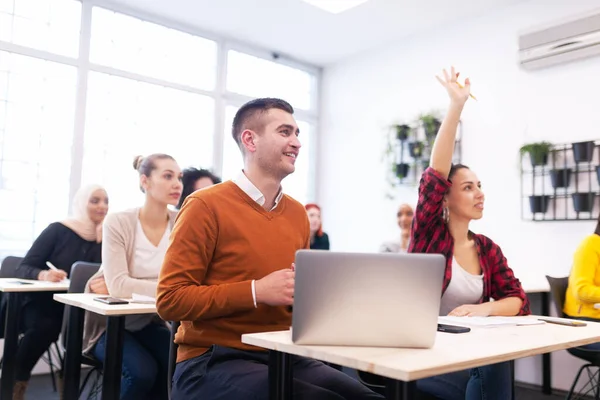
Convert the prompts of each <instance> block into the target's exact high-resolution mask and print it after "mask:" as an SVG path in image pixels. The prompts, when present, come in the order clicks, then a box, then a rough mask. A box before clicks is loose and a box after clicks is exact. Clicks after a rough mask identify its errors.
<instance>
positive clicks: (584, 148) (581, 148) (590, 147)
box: [571, 141, 595, 163]
mask: <svg viewBox="0 0 600 400" xmlns="http://www.w3.org/2000/svg"><path fill="white" fill-rule="evenodd" d="M571 147H572V148H573V159H574V160H575V162H576V163H580V162H590V161H592V158H594V147H595V146H594V142H593V141H588V142H577V143H572V144H571Z"/></svg>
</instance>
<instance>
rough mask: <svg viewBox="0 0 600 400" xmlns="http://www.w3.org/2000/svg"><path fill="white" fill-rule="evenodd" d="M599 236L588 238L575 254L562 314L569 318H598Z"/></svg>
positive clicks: (599, 278) (599, 290) (599, 300)
mask: <svg viewBox="0 0 600 400" xmlns="http://www.w3.org/2000/svg"><path fill="white" fill-rule="evenodd" d="M595 303H600V236H598V235H596V234H593V235H590V236H588V237H587V238H585V239H584V240H583V242H582V243H581V244H580V245H579V248H578V249H577V251H576V252H575V257H574V260H573V268H572V270H571V275H570V276H569V287H568V288H567V294H566V297H565V308H564V310H563V311H564V312H565V314H567V315H570V316H571V317H591V318H600V310H596V309H595V308H594V304H595Z"/></svg>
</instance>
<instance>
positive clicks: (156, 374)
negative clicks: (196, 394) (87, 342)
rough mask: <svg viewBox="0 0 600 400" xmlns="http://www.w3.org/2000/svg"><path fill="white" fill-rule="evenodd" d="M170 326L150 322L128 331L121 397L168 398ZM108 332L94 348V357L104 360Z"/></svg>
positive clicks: (158, 399) (161, 399) (136, 398)
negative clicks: (141, 327) (136, 329)
mask: <svg viewBox="0 0 600 400" xmlns="http://www.w3.org/2000/svg"><path fill="white" fill-rule="evenodd" d="M170 338H171V335H170V332H169V328H167V327H166V326H165V325H164V323H161V324H159V323H151V324H149V325H148V326H146V327H145V328H144V329H142V330H140V331H136V332H130V331H125V340H124V346H123V365H122V369H123V374H122V378H121V400H139V399H156V400H163V399H165V400H166V399H168V392H167V370H168V364H169V340H170ZM105 349H106V333H105V334H103V335H102V336H101V337H100V340H98V343H96V346H95V347H94V357H96V358H97V359H98V360H99V361H101V362H104V358H105V357H104V356H105V355H104V351H105Z"/></svg>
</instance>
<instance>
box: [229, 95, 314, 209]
mask: <svg viewBox="0 0 600 400" xmlns="http://www.w3.org/2000/svg"><path fill="white" fill-rule="evenodd" d="M237 110H238V108H237V107H234V106H227V108H226V109H225V133H224V135H223V137H224V142H223V180H226V179H232V178H234V177H235V176H236V175H237V174H238V173H239V171H241V170H242V168H243V167H244V162H243V160H242V153H241V151H240V149H239V147H238V145H237V143H236V142H235V140H233V138H232V137H231V124H232V123H233V118H234V117H235V113H236V112H237ZM296 122H297V123H298V127H299V128H300V136H299V138H300V143H301V144H302V147H301V149H300V155H299V157H298V159H297V160H296V170H295V171H294V173H293V174H291V175H288V176H287V177H286V178H285V179H284V180H283V182H282V186H283V191H284V193H286V194H288V195H290V196H292V197H293V198H294V199H296V200H298V201H299V202H301V203H302V204H305V203H307V202H308V196H309V194H310V188H311V187H312V185H313V182H312V181H311V180H310V165H311V162H312V151H311V148H310V146H311V143H310V137H311V134H312V126H311V125H310V124H308V123H307V122H304V121H296Z"/></svg>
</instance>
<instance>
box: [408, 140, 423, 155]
mask: <svg viewBox="0 0 600 400" xmlns="http://www.w3.org/2000/svg"><path fill="white" fill-rule="evenodd" d="M423 148H424V146H423V142H412V143H409V144H408V151H409V153H410V156H411V157H412V158H421V157H422V156H423Z"/></svg>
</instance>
